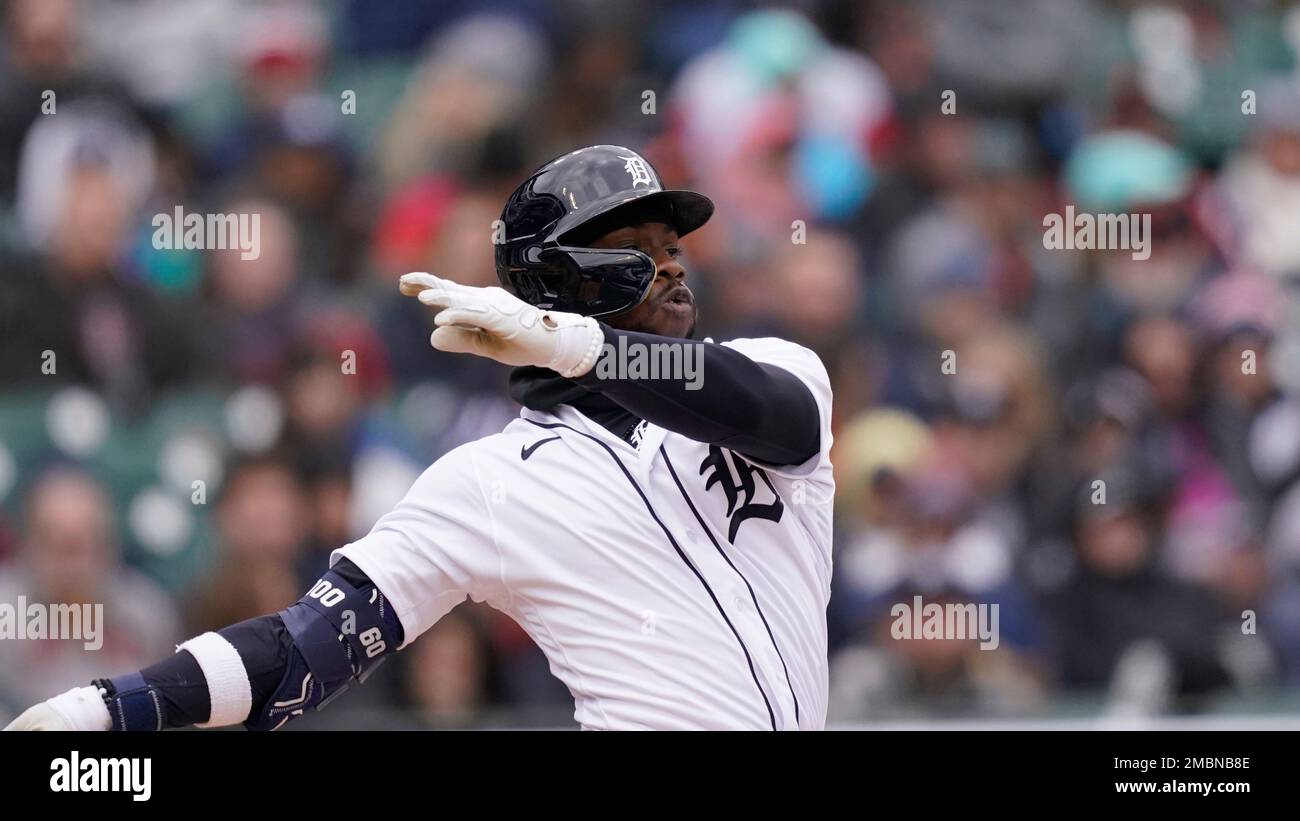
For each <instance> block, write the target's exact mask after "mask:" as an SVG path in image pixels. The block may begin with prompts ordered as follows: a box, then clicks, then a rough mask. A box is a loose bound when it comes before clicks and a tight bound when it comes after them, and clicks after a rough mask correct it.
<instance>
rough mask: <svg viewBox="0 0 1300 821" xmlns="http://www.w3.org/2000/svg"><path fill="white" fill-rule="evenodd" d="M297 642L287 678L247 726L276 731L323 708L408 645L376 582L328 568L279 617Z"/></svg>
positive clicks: (287, 668) (251, 716)
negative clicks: (360, 583) (352, 578)
mask: <svg viewBox="0 0 1300 821" xmlns="http://www.w3.org/2000/svg"><path fill="white" fill-rule="evenodd" d="M279 616H280V619H281V621H283V622H284V626H285V629H286V630H288V632H289V635H290V637H292V639H293V649H292V651H291V652H290V653H289V663H288V664H287V665H286V668H285V674H284V677H283V678H282V679H281V680H280V685H279V686H278V687H277V688H276V690H275V692H274V693H272V694H271V696H270V698H268V699H266V701H265V703H264V704H263V705H262V707H261V709H260V710H258V711H255V712H254V713H253V714H252V715H250V716H249V718H248V720H247V721H246V722H244V726H245V727H247V728H248V729H250V730H275V729H278V728H279V727H281V726H283V725H284V724H285V722H287V721H289V720H290V719H291V718H294V717H296V716H299V715H302V714H303V712H304V711H306V710H307V709H308V708H311V709H316V710H319V709H321V708H322V707H324V706H325V705H326V704H328V703H329V702H331V701H333V700H334V699H335V698H337V697H338V696H340V695H342V694H343V693H344V692H345V691H346V690H347V689H348V687H350V686H351V685H352V682H354V681H357V682H363V681H365V680H366V679H367V678H368V677H369V676H370V674H371V673H373V672H374V670H375V668H376V667H378V666H379V664H380V663H381V662H382V661H383V660H384V659H385V658H387V657H388V655H389V654H391V653H393V652H394V651H395V650H397V648H398V646H399V645H400V644H401V643H402V635H403V634H402V627H401V623H400V622H399V621H398V619H397V614H396V613H394V612H393V609H392V607H391V606H389V604H388V602H387V600H385V598H384V594H383V593H381V592H379V588H377V587H375V586H374V585H373V584H366V585H363V586H361V587H357V586H355V585H353V584H352V583H351V582H349V581H348V580H347V579H345V578H343V577H342V576H340V575H339V574H338V573H336V572H334V571H333V570H328V571H326V572H325V574H324V575H323V576H321V578H320V580H319V581H318V582H316V584H315V585H313V586H312V588H311V590H309V591H308V592H307V595H305V596H303V597H302V598H301V599H299V600H298V601H297V602H296V603H295V604H293V605H292V606H290V607H288V608H287V609H285V610H281V611H280V613H279Z"/></svg>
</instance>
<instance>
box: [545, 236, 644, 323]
mask: <svg viewBox="0 0 1300 821" xmlns="http://www.w3.org/2000/svg"><path fill="white" fill-rule="evenodd" d="M538 260H539V261H540V262H541V263H543V264H544V265H545V266H546V268H547V269H548V270H551V271H557V270H558V271H562V272H563V273H562V274H561V278H560V280H559V281H556V282H555V285H556V287H555V288H554V289H553V291H554V293H556V294H561V295H563V296H562V297H561V299H562V300H563V305H562V304H559V303H557V304H555V305H553V306H551V307H552V308H554V309H555V310H567V311H573V312H575V313H581V314H583V315H585V316H592V317H601V316H614V315H616V314H621V313H623V312H625V311H629V310H631V309H632V308H635V307H636V306H637V305H639V304H640V303H641V302H642V301H643V300H644V299H645V297H646V295H647V294H648V293H649V292H650V286H651V285H652V284H654V280H655V275H656V272H657V270H658V269H657V266H656V265H655V263H654V260H652V259H651V258H650V257H649V256H648V255H647V254H645V253H643V252H641V251H637V250H635V249H632V248H576V247H573V246H566V245H561V246H556V247H552V248H541V249H539V250H538Z"/></svg>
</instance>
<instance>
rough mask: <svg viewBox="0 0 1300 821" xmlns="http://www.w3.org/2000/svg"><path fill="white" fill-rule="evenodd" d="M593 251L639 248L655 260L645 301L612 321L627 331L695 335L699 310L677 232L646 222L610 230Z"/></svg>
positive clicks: (679, 335) (682, 335)
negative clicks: (682, 260)
mask: <svg viewBox="0 0 1300 821" xmlns="http://www.w3.org/2000/svg"><path fill="white" fill-rule="evenodd" d="M591 246H592V247H593V248H635V249H636V250H638V251H641V252H642V253H644V254H646V255H647V256H649V257H650V259H652V260H654V263H655V267H656V268H657V270H656V273H655V281H654V284H653V285H651V286H650V294H649V296H647V297H646V298H645V301H644V302H642V303H641V304H640V305H638V306H636V307H635V308H633V309H632V310H630V311H628V312H627V313H625V314H620V315H618V316H616V317H613V318H611V319H610V320H608V322H609V324H610V325H612V326H614V327H615V328H619V329H621V330H624V331H641V332H643V333H651V334H659V335H660V336H672V337H677V338H681V339H689V338H690V337H692V336H694V335H695V321H696V318H697V315H698V309H697V308H696V306H695V295H694V294H692V293H691V289H690V288H687V287H686V269H685V268H684V267H682V263H681V259H680V257H681V246H680V245H679V243H678V242H677V232H676V231H675V230H673V228H672V226H669V225H665V224H664V223H662V222H643V223H640V224H638V225H629V226H627V227H625V228H619V229H616V230H614V231H610V232H609V233H608V234H606V235H604V236H603V237H601V238H600V239H598V240H596V241H595V242H593V243H591Z"/></svg>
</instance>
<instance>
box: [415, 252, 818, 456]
mask: <svg viewBox="0 0 1300 821" xmlns="http://www.w3.org/2000/svg"><path fill="white" fill-rule="evenodd" d="M400 287H401V291H402V293H403V294H406V295H407V296H413V297H416V298H417V299H419V300H420V302H421V303H423V304H425V305H427V306H429V307H431V308H439V309H441V311H440V312H439V313H438V315H437V317H435V318H434V323H435V324H436V325H437V326H438V329H437V330H436V331H434V332H433V336H432V337H431V338H430V342H431V343H432V345H433V346H434V347H435V348H437V349H438V350H441V351H449V352H452V353H472V354H477V355H478V356H486V357H489V358H491V359H495V360H496V361H498V362H501V363H504V364H506V365H532V366H536V367H542V368H548V369H550V370H553V371H555V372H557V373H559V374H560V375H561V376H565V377H568V378H570V379H574V380H576V381H577V382H578V384H580V385H582V386H583V387H585V388H587V389H588V390H591V391H594V392H598V393H603V394H605V395H607V396H609V397H610V398H611V399H613V400H614V401H615V402H617V403H618V404H619V405H622V406H623V407H624V408H626V409H627V410H629V411H631V412H632V413H635V414H636V415H638V416H640V417H641V418H642V419H648V420H650V421H651V422H653V423H654V424H656V425H659V426H661V427H664V428H667V429H668V430H671V431H673V432H675V433H679V434H681V435H683V436H686V437H688V438H690V439H694V440H695V441H697V442H707V443H709V444H711V445H719V446H721V447H726V448H729V449H731V450H734V451H736V452H737V453H740V454H743V455H744V456H747V457H750V458H752V459H756V460H758V461H760V462H764V463H766V464H769V465H774V466H783V465H798V464H801V463H802V462H804V461H806V460H808V459H809V458H811V457H813V456H815V455H816V454H817V452H818V450H819V449H820V447H821V445H820V441H821V426H820V414H819V412H818V408H817V400H816V399H815V398H814V397H813V395H812V393H811V392H810V391H809V390H808V388H807V386H806V385H804V383H803V382H802V381H801V380H800V379H799V378H798V377H797V376H795V375H794V374H793V373H791V372H790V371H788V370H785V369H784V368H780V367H777V366H775V365H772V364H769V363H765V362H756V361H754V360H753V359H751V358H749V357H748V356H746V355H745V354H743V353H741V352H740V351H737V350H734V349H732V348H728V347H725V346H722V345H712V344H707V343H701V342H690V341H687V340H682V339H671V338H668V337H662V336H656V335H654V334H645V333H637V332H633V331H622V330H616V329H614V328H611V327H609V326H608V325H605V324H603V323H600V322H597V321H596V320H594V319H592V318H590V317H584V316H579V315H578V314H572V313H565V312H562V311H543V310H540V309H538V308H535V307H533V306H532V305H529V304H528V303H526V302H524V301H523V300H521V299H519V298H518V297H516V296H514V295H513V294H510V293H508V292H506V291H505V290H503V289H501V288H495V287H493V288H476V287H472V286H467V285H460V284H457V283H455V282H452V281H451V280H448V279H443V278H441V277H436V276H433V275H432V274H428V273H425V272H415V273H410V274H405V275H403V276H402V278H401V286H400ZM619 337H624V339H622V340H620V339H619ZM620 342H623V343H625V344H639V345H644V346H650V345H663V344H665V343H668V344H675V345H683V344H686V345H698V346H699V347H700V353H701V355H702V357H703V363H702V368H701V370H702V372H704V373H707V374H708V378H707V379H705V380H704V381H703V383H698V384H688V380H686V379H672V378H662V379H653V380H649V379H633V378H619V377H614V378H609V377H607V376H605V375H604V373H603V371H602V369H599V368H598V367H597V365H598V362H599V360H600V357H601V356H609V355H611V354H612V352H613V351H614V350H616V349H618V348H619V343H620ZM656 349H657V348H650V347H647V350H656ZM602 352H603V353H602Z"/></svg>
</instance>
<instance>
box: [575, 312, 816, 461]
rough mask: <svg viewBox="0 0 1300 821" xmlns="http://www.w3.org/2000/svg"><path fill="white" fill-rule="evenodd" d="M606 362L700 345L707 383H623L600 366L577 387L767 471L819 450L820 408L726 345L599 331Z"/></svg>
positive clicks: (793, 383)
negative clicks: (631, 353) (638, 352)
mask: <svg viewBox="0 0 1300 821" xmlns="http://www.w3.org/2000/svg"><path fill="white" fill-rule="evenodd" d="M601 330H602V331H603V332H604V340H605V344H604V346H603V353H602V354H601V356H602V357H607V356H614V355H616V351H618V350H622V349H624V348H626V349H629V350H631V349H634V348H635V347H636V346H641V348H642V349H643V350H651V351H653V350H658V348H656V347H651V346H659V345H664V344H675V345H696V346H698V353H699V357H700V361H699V366H698V368H697V369H696V370H697V373H699V374H707V377H706V378H703V379H699V380H696V381H691V380H688V379H686V378H683V377H673V376H664V377H662V378H658V379H637V378H629V377H625V376H619V375H618V372H617V369H616V368H610V369H602V368H600V367H599V360H597V366H595V367H593V368H592V369H591V370H590V371H588V372H587V373H585V374H583V375H582V376H579V377H578V378H577V379H576V380H574V381H576V382H577V383H578V384H579V385H581V386H583V387H584V388H586V389H587V390H589V391H592V392H594V393H602V394H604V395H606V396H608V397H609V398H611V399H613V400H614V401H615V402H617V403H618V404H619V405H621V406H622V407H624V408H626V409H627V410H629V411H631V412H632V413H634V414H636V415H637V416H639V417H641V418H642V419H648V420H650V421H651V422H653V423H654V424H656V425H658V426H660V427H662V428H667V429H668V430H670V431H673V432H674V433H679V434H681V435H682V436H685V437H687V438H689V439H694V440H695V441H697V442H706V443H708V444H710V445H718V446H719V447H724V448H727V449H729V450H734V451H735V452H737V453H739V454H741V455H743V456H746V457H748V458H750V459H755V460H757V461H759V462H763V463H766V464H768V465H775V466H784V465H798V464H801V463H803V462H805V461H807V460H808V459H810V458H811V457H813V456H815V455H816V454H817V452H818V450H819V449H820V448H821V444H820V443H821V429H820V424H819V415H818V412H817V401H816V400H815V399H814V398H813V395H812V393H811V392H810V391H809V390H808V387H807V386H806V385H804V383H803V382H802V381H800V379H799V377H797V376H795V375H794V374H793V373H791V372H790V371H787V370H785V369H784V368H780V367H777V366H776V365H773V364H770V363H767V362H756V361H754V360H753V359H750V358H749V357H748V356H746V355H745V354H743V353H741V352H740V351H738V350H735V349H734V348H728V347H726V346H725V345H714V344H709V343H705V342H690V341H687V340H681V339H670V338H668V337H664V336H657V335H655V334H648V333H640V332H637V331H624V330H619V329H617V328H611V327H609V326H608V325H605V324H603V323H602V324H601Z"/></svg>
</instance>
